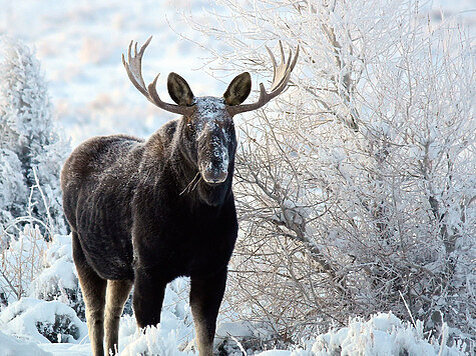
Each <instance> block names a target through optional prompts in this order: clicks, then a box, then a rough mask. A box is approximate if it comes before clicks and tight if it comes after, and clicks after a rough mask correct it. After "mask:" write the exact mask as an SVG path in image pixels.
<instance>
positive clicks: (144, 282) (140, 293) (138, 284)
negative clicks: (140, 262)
mask: <svg viewBox="0 0 476 356" xmlns="http://www.w3.org/2000/svg"><path fill="white" fill-rule="evenodd" d="M166 286H167V282H166V281H164V280H163V279H161V278H159V277H158V276H156V273H153V271H150V270H145V269H137V270H136V271H135V278H134V295H133V300H132V302H133V307H134V314H135V317H136V321H137V325H138V326H139V327H140V328H145V327H146V326H156V325H157V324H158V323H159V322H160V311H161V309H162V302H163V301H164V294H165V287H166Z"/></svg>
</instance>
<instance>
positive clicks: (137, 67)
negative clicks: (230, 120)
mask: <svg viewBox="0 0 476 356" xmlns="http://www.w3.org/2000/svg"><path fill="white" fill-rule="evenodd" d="M151 40H152V36H150V37H149V38H148V39H147V41H145V43H144V45H143V46H142V47H141V48H140V50H139V52H137V42H136V43H135V45H134V56H132V54H131V52H132V44H133V43H134V41H131V43H130V44H129V50H128V52H127V62H126V60H125V58H124V54H123V55H122V64H123V65H124V68H126V72H127V75H128V77H129V79H130V80H131V82H132V84H134V86H135V87H136V88H137V90H139V91H140V92H141V93H142V95H144V96H145V97H146V98H147V100H149V101H150V102H151V103H152V104H154V105H156V106H158V107H159V108H161V109H164V110H166V111H170V112H173V113H175V114H180V115H190V114H191V113H192V112H193V111H194V110H195V109H194V107H192V106H183V105H175V104H169V103H166V102H164V101H162V99H160V97H159V94H157V90H156V87H155V86H156V83H157V79H158V78H159V75H160V73H159V74H157V76H156V77H155V79H154V80H153V81H152V83H150V84H149V85H148V86H147V87H146V86H145V83H144V79H143V78H142V55H143V54H144V51H145V49H146V48H147V46H148V45H149V43H150V41H151Z"/></svg>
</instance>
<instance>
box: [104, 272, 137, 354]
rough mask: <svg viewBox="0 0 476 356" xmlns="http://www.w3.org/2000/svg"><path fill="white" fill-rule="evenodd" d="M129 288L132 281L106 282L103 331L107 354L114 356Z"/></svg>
mask: <svg viewBox="0 0 476 356" xmlns="http://www.w3.org/2000/svg"><path fill="white" fill-rule="evenodd" d="M131 288H132V281H128V280H123V281H116V280H109V281H107V291H106V316H105V331H106V350H107V352H108V354H111V352H112V355H115V354H116V353H117V352H118V351H119V345H118V339H119V337H118V334H119V320H120V318H121V315H122V310H123V308H124V303H125V302H126V301H127V297H129V293H130V292H131Z"/></svg>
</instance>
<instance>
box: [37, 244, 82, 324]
mask: <svg viewBox="0 0 476 356" xmlns="http://www.w3.org/2000/svg"><path fill="white" fill-rule="evenodd" d="M40 265H41V267H40V268H41V272H39V273H38V274H37V275H35V278H34V279H33V281H32V283H31V285H30V288H29V293H28V295H29V296H30V297H33V298H37V299H42V300H46V301H51V300H58V301H60V302H62V303H64V304H66V305H68V306H70V307H71V308H73V309H74V311H75V312H76V314H77V315H78V317H79V318H81V319H82V320H85V309H84V308H85V307H84V301H83V298H82V294H81V289H80V287H79V280H78V276H77V274H76V268H75V266H74V262H73V257H72V249H71V236H63V235H55V236H54V237H53V239H52V241H51V242H49V243H48V248H47V249H46V251H45V253H44V255H43V258H42V260H41V263H40Z"/></svg>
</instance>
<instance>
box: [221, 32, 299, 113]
mask: <svg viewBox="0 0 476 356" xmlns="http://www.w3.org/2000/svg"><path fill="white" fill-rule="evenodd" d="M279 49H280V53H281V63H280V64H279V65H277V63H276V58H275V57H274V55H273V53H272V52H271V50H270V49H269V48H268V47H266V50H267V51H268V53H269V56H270V57H271V62H272V64H273V81H272V84H271V89H270V92H269V93H268V92H267V91H266V89H265V88H264V85H263V83H260V85H259V88H260V94H259V98H258V101H257V102H255V103H253V104H244V105H236V106H229V107H228V112H229V113H230V114H231V115H236V114H239V113H242V112H246V111H251V110H256V109H259V108H260V107H262V106H264V105H266V104H267V103H268V102H269V101H270V100H271V99H273V98H275V97H276V96H278V95H279V94H281V93H282V92H283V91H284V89H285V88H286V85H287V84H288V81H289V78H290V77H291V73H292V71H293V69H294V67H295V65H296V63H297V59H298V56H299V46H297V48H296V54H295V56H294V58H293V57H292V50H291V49H290V50H289V56H288V59H287V60H286V57H285V54H284V48H283V44H282V43H281V41H279Z"/></svg>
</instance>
